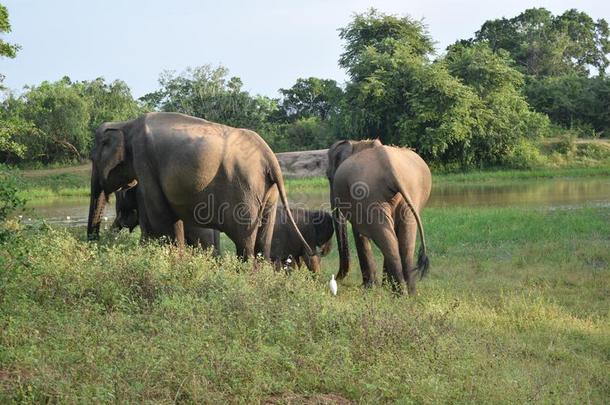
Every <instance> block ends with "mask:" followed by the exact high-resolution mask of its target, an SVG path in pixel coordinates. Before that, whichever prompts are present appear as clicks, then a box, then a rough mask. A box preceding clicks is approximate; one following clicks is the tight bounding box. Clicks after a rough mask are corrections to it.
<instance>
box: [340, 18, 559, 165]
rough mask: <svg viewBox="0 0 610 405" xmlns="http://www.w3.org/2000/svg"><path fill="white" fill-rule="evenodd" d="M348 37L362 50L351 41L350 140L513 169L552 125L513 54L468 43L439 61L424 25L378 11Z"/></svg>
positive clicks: (345, 111) (443, 160) (357, 22)
mask: <svg viewBox="0 0 610 405" xmlns="http://www.w3.org/2000/svg"><path fill="white" fill-rule="evenodd" d="M384 25H388V26H389V27H391V28H392V29H383V28H380V26H381V27H383V26H384ZM399 25H405V27H403V28H397V26H399ZM370 27H374V29H370ZM341 32H342V33H343V37H344V38H349V41H354V42H355V43H356V44H357V46H354V45H353V44H351V43H349V42H348V44H347V45H346V48H347V49H348V50H350V51H349V52H347V53H346V54H344V57H343V58H342V59H341V61H340V63H342V64H343V65H344V67H346V68H347V69H348V72H349V73H350V76H351V78H352V80H351V82H350V83H348V85H347V88H346V97H345V99H346V100H347V104H346V105H344V106H343V107H342V115H344V118H343V119H342V123H343V125H345V124H347V127H344V128H343V130H344V131H342V132H343V133H346V134H347V135H348V136H351V137H354V136H355V137H358V136H360V137H362V136H364V137H380V138H381V140H382V141H383V142H384V143H386V144H391V143H395V144H401V145H409V146H411V147H414V148H415V149H416V150H417V151H418V153H420V154H421V155H422V156H423V157H424V158H426V159H428V160H431V161H433V162H436V163H437V164H445V165H456V164H457V165H459V166H462V167H470V166H475V165H476V166H481V165H503V164H504V165H506V164H510V159H511V156H513V155H514V152H515V150H516V148H517V147H519V145H520V144H522V143H523V140H527V139H532V138H536V137H538V136H540V134H542V133H544V131H545V129H546V128H547V126H548V123H547V120H546V118H545V117H544V116H541V115H539V114H536V113H534V112H532V111H531V110H530V109H529V106H528V104H527V102H526V100H525V99H524V97H523V96H522V95H521V93H520V88H521V86H522V85H523V75H522V74H521V73H520V72H519V71H517V70H515V69H514V68H513V67H511V64H512V61H511V60H510V58H509V57H508V54H507V53H506V52H504V53H500V54H497V55H496V54H494V52H493V51H492V50H491V49H490V48H489V47H487V45H485V44H475V45H472V44H470V45H469V44H464V43H461V44H456V45H454V46H452V47H451V48H450V49H449V51H448V53H447V55H446V56H445V57H444V58H440V59H438V60H437V61H434V62H432V61H431V47H430V46H428V45H429V44H430V40H429V37H428V35H427V33H426V32H425V29H424V27H423V26H422V25H421V23H418V22H415V21H412V20H410V19H408V18H399V17H395V16H386V15H381V14H379V13H377V12H376V11H374V10H372V11H369V12H368V13H367V14H365V15H360V16H356V17H355V18H354V21H353V22H352V23H351V24H350V25H348V27H347V28H345V29H343V30H342V31H341ZM347 32H349V35H345V33H347ZM358 32H361V33H362V35H363V36H364V38H360V37H359V36H358ZM372 32H373V33H376V34H377V35H378V37H374V36H372V34H371V33H372ZM404 33H406V34H404ZM415 33H419V36H418V35H415ZM384 35H389V36H388V37H383V36H384ZM401 35H405V36H404V37H401ZM353 49H359V50H360V53H356V52H354V51H353ZM425 50H427V51H428V53H424V51H425ZM346 55H348V56H349V57H345V56H346ZM346 63H350V64H346Z"/></svg>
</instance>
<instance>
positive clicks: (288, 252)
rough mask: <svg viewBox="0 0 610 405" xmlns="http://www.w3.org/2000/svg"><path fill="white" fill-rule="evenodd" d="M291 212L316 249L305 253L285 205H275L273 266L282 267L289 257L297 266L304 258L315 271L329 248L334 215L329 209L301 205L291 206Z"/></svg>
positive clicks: (306, 238)
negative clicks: (321, 209) (308, 208)
mask: <svg viewBox="0 0 610 405" xmlns="http://www.w3.org/2000/svg"><path fill="white" fill-rule="evenodd" d="M291 212H292V216H293V217H294V220H295V222H296V223H297V226H298V228H299V231H300V232H301V234H303V237H305V240H306V241H307V243H308V244H309V246H311V247H312V248H314V249H315V254H314V255H312V256H309V255H307V254H306V250H305V247H304V246H303V242H301V240H300V239H299V238H298V237H297V236H296V234H295V233H294V232H293V231H292V228H291V227H290V224H289V222H288V215H287V213H286V209H285V208H284V207H280V206H278V207H277V213H276V221H275V226H274V228H273V239H272V241H271V255H270V256H271V260H272V261H273V262H274V264H275V267H276V269H279V268H280V267H281V263H284V262H285V261H286V260H287V259H288V258H289V257H291V258H292V260H293V264H294V265H296V266H297V267H298V268H300V267H301V262H302V261H303V262H305V265H306V266H307V268H308V269H309V270H310V271H312V272H314V273H318V272H319V271H320V257H324V256H326V255H327V254H328V252H330V248H331V244H332V242H331V239H332V237H333V233H334V227H333V217H332V215H331V214H330V213H329V212H325V211H310V210H306V209H303V208H295V209H291Z"/></svg>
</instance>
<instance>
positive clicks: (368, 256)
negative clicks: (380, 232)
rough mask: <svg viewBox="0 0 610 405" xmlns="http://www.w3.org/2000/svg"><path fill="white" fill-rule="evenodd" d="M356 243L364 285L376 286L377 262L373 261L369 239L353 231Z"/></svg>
mask: <svg viewBox="0 0 610 405" xmlns="http://www.w3.org/2000/svg"><path fill="white" fill-rule="evenodd" d="M353 232H354V241H355V242H356V251H357V252H358V261H359V263H360V271H361V272H362V285H363V286H365V287H372V286H373V284H375V278H376V276H375V273H376V270H375V260H374V259H373V250H372V249H371V242H370V241H369V238H367V237H366V236H364V235H362V234H361V233H360V232H358V231H356V229H353Z"/></svg>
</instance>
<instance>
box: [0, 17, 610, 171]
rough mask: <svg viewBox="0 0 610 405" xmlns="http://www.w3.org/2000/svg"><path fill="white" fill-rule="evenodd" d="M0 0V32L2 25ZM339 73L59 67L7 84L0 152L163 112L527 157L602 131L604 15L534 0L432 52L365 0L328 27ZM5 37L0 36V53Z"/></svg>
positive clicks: (426, 149) (289, 134)
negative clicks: (55, 76) (273, 89)
mask: <svg viewBox="0 0 610 405" xmlns="http://www.w3.org/2000/svg"><path fill="white" fill-rule="evenodd" d="M9 30H10V24H8V14H7V12H6V9H5V8H0V32H8V31H9ZM339 36H340V37H341V39H343V41H344V52H343V53H342V54H341V55H340V57H339V65H340V66H341V67H343V68H344V69H346V71H347V72H348V74H349V80H348V81H347V83H345V84H344V85H339V84H338V83H337V82H336V81H334V80H330V79H323V78H317V77H308V78H299V79H297V81H296V83H295V84H294V85H293V86H292V87H290V88H282V89H280V90H279V96H280V97H279V98H277V99H273V98H269V97H266V96H259V95H253V94H250V93H249V92H248V91H246V90H244V88H243V83H242V81H241V79H240V78H238V77H232V76H230V75H229V71H228V69H227V68H225V67H223V66H217V67H212V66H210V65H203V66H199V67H194V68H188V69H186V70H185V71H184V72H182V73H176V72H173V71H166V72H163V73H162V74H161V75H160V78H159V87H158V90H156V91H154V92H151V93H149V94H146V95H144V96H143V97H141V98H140V99H139V100H135V99H134V98H133V97H132V95H131V92H130V89H129V87H128V86H127V85H126V84H125V83H124V82H122V81H120V80H115V81H113V82H108V81H106V80H105V79H103V78H97V79H95V80H92V81H83V82H72V81H71V80H70V79H69V78H67V77H64V78H63V79H61V80H59V81H56V82H43V83H40V84H39V85H35V86H29V87H26V88H25V89H24V91H23V92H22V93H21V94H19V95H15V94H11V93H7V95H6V96H5V97H4V100H3V101H2V105H1V107H0V124H1V125H0V162H5V163H29V162H41V163H51V162H66V161H74V160H84V159H86V157H87V155H88V150H89V148H90V144H91V140H92V135H93V132H94V131H95V128H97V127H98V126H99V124H100V123H102V122H104V121H114V120H125V119H130V118H134V117H136V116H138V115H139V114H141V113H142V112H146V111H175V112H182V113H185V114H189V115H193V116H197V117H202V118H205V119H208V120H210V121H215V122H221V123H224V124H228V125H231V126H235V127H243V128H250V129H253V130H255V131H257V132H259V133H260V134H261V135H262V136H263V138H265V139H266V140H267V142H268V143H269V144H270V146H271V147H272V149H274V150H275V151H277V152H282V151H291V150H307V149H320V148H326V147H328V146H329V145H330V144H332V143H333V142H334V141H336V140H337V139H343V138H356V139H360V138H374V137H378V138H380V139H381V140H382V141H383V142H384V143H388V144H398V145H404V146H409V147H412V148H415V149H416V150H417V151H418V152H419V153H420V154H421V155H423V156H424V158H426V159H427V160H428V161H429V162H430V163H431V164H433V165H436V166H445V167H449V168H453V167H455V168H472V167H490V166H510V167H526V166H532V165H536V164H538V163H539V161H540V159H539V140H540V139H542V138H543V137H544V136H546V135H549V134H551V135H556V134H558V133H561V132H563V131H570V133H573V134H577V135H580V136H593V137H599V136H607V134H608V131H609V128H610V79H609V78H608V76H607V74H606V68H607V66H608V64H609V60H608V52H609V51H610V41H609V39H608V36H609V29H608V24H607V22H606V21H605V20H603V19H598V20H594V19H593V18H591V17H590V16H588V15H587V14H586V13H583V12H579V11H577V10H568V11H566V12H565V13H563V14H561V15H558V16H554V15H553V14H552V13H551V12H549V11H548V10H546V9H543V8H533V9H529V10H525V11H524V12H523V13H521V14H519V15H518V16H516V17H514V18H510V19H506V18H503V19H498V20H491V21H487V22H485V23H484V24H483V25H482V27H481V29H480V30H479V31H477V33H476V35H475V36H474V38H472V39H468V40H460V41H457V42H456V43H455V44H453V45H451V46H449V47H448V48H447V49H446V51H445V53H443V54H441V55H435V54H434V41H433V39H432V38H431V36H430V35H429V33H428V31H427V30H426V27H425V26H424V25H423V24H422V23H421V22H420V21H416V20H413V19H412V18H410V17H408V16H395V15H387V14H384V13H381V12H379V11H377V10H374V9H371V10H369V11H367V12H365V13H362V14H356V15H354V17H353V19H352V20H351V22H349V23H348V24H347V26H345V27H343V28H341V29H340V30H339ZM17 48H18V47H17V46H16V45H9V44H6V43H5V42H1V41H0V49H1V50H2V52H3V54H4V55H5V56H9V57H13V56H15V51H16V50H17Z"/></svg>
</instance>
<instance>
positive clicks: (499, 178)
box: [286, 165, 610, 193]
mask: <svg viewBox="0 0 610 405" xmlns="http://www.w3.org/2000/svg"><path fill="white" fill-rule="evenodd" d="M607 176H610V165H606V166H599V167H574V168H560V169H536V170H488V171H470V172H464V173H435V172H434V171H433V173H432V182H433V185H434V186H439V185H453V184H456V185H459V184H464V185H468V186H475V185H484V184H494V185H501V184H505V185H508V184H512V183H515V184H519V183H520V182H521V181H523V180H540V179H552V178H587V177H607ZM286 187H287V189H288V193H290V192H291V191H295V192H300V193H312V192H317V191H319V190H324V191H325V190H326V189H328V180H327V179H326V178H324V177H311V178H303V179H287V180H286Z"/></svg>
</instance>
